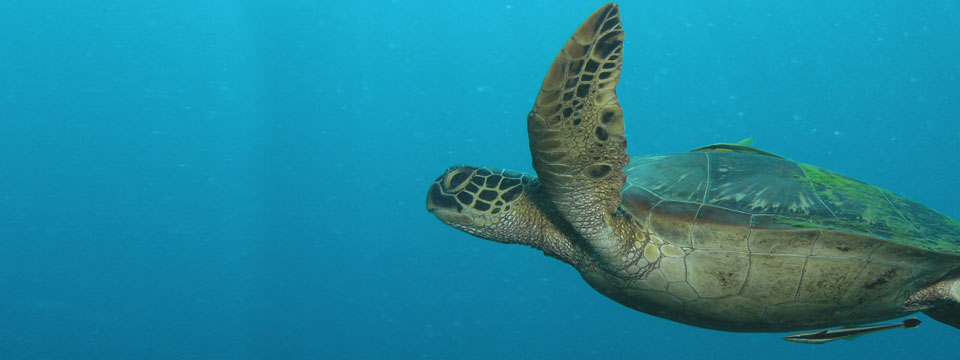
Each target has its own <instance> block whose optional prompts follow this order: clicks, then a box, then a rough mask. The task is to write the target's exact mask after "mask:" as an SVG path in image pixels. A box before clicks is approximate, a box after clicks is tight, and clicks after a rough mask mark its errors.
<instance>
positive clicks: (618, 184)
mask: <svg viewBox="0 0 960 360" xmlns="http://www.w3.org/2000/svg"><path fill="white" fill-rule="evenodd" d="M623 36H624V33H623V27H622V25H621V23H620V11H619V8H618V7H617V6H616V5H614V4H612V3H610V4H607V5H606V6H604V7H603V8H601V9H599V10H597V11H596V12H595V13H593V15H591V16H590V18H588V19H587V20H586V21H585V22H584V23H583V24H582V25H580V28H579V29H577V31H576V32H575V33H574V34H573V36H572V37H571V38H570V40H569V41H567V43H566V45H564V47H563V49H562V50H561V51H560V54H558V55H557V57H556V59H555V60H554V61H553V65H551V66H550V70H549V71H548V72H547V76H546V78H545V79H544V80H543V85H542V86H541V89H540V94H539V95H538V96H537V101H536V104H535V105H534V107H533V111H531V112H530V115H529V116H528V118H527V130H528V131H529V136H530V152H531V153H532V155H533V167H534V169H536V171H537V175H538V176H539V177H540V179H541V181H542V182H543V186H544V189H545V190H546V191H547V192H548V194H549V196H550V199H551V201H552V202H553V203H554V205H555V206H556V208H557V210H559V211H560V213H561V214H563V216H564V217H565V218H566V220H567V221H569V222H570V223H571V224H572V225H573V226H574V227H575V228H577V229H578V230H579V232H580V233H581V234H582V235H584V236H585V237H587V238H591V237H592V236H591V235H594V234H597V235H599V234H598V232H601V231H602V229H606V228H607V224H606V221H605V220H606V219H607V218H608V217H609V216H610V215H611V214H613V213H615V212H616V210H617V207H618V206H619V205H620V190H621V189H622V188H623V185H624V181H625V179H626V177H625V175H624V172H623V167H624V166H626V165H627V164H628V163H629V162H630V157H629V156H628V155H627V153H626V148H627V141H626V137H625V136H624V128H623V110H622V109H621V108H620V104H619V102H618V101H617V93H616V86H617V81H618V80H619V79H620V67H621V64H622V61H623Z"/></svg>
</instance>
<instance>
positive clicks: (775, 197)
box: [622, 151, 960, 255]
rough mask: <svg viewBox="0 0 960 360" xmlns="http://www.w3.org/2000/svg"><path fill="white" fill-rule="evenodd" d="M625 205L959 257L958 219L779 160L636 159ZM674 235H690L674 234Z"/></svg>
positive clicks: (713, 156)
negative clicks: (823, 233)
mask: <svg viewBox="0 0 960 360" xmlns="http://www.w3.org/2000/svg"><path fill="white" fill-rule="evenodd" d="M624 171H625V172H626V174H627V184H626V186H624V190H623V202H622V207H623V209H624V210H625V211H627V212H628V213H630V214H632V215H634V216H638V217H643V216H649V215H650V214H666V215H670V217H672V218H679V219H686V220H692V222H693V223H697V222H701V221H703V222H711V223H719V224H726V225H743V226H748V227H749V228H750V229H757V228H764V229H784V230H790V229H794V230H796V229H798V228H799V229H827V230H833V231H839V232H847V233H855V234H861V235H867V236H868V237H870V238H876V239H878V240H884V241H890V242H895V243H900V244H904V245H907V246H910V247H914V248H918V249H922V250H927V251H933V252H938V253H945V254H951V255H960V222H958V221H956V220H953V219H951V218H949V217H947V216H945V215H943V214H940V213H938V212H936V211H934V210H931V209H930V208H927V207H925V206H923V205H920V204H918V203H916V202H914V201H911V200H909V199H906V198H904V197H902V196H899V195H897V194H894V193H892V192H889V191H887V190H884V189H881V188H878V187H876V186H873V185H870V184H867V183H864V182H861V181H857V180H854V179H851V178H849V177H846V176H843V175H840V174H837V173H834V172H831V171H828V170H824V169H821V168H818V167H816V166H811V165H806V164H800V163H796V162H793V161H790V160H787V159H784V158H780V157H775V156H767V155H762V154H759V155H758V154H753V153H741V152H718V151H709V152H691V153H681V154H670V155H657V156H645V157H636V158H634V160H633V161H631V162H630V164H629V165H628V166H627V167H626V168H625V169H624ZM676 232H677V233H676V234H672V237H679V238H683V237H690V236H692V235H691V234H689V233H687V234H684V233H683V231H682V230H681V231H676Z"/></svg>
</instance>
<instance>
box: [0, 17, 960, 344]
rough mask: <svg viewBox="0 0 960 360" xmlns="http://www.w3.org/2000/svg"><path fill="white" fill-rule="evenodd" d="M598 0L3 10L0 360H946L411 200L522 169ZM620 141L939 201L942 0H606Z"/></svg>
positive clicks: (911, 339) (952, 52)
mask: <svg viewBox="0 0 960 360" xmlns="http://www.w3.org/2000/svg"><path fill="white" fill-rule="evenodd" d="M601 5H603V2H602V1H572V0H562V1H554V0H550V1H546V0H544V1H475V2H467V1H402V0H396V1H329V0H320V1H317V0H313V1H305V0H281V1H253V0H246V1H241V0H237V1H225V0H224V1H217V0H209V1H202V0H195V1H186V0H166V1H148V0H144V1H120V0H98V1H70V0H59V1H57V0H37V1H13V0H11V1H2V2H0V164H2V165H0V359H191V358H192V359H379V358H383V359H541V358H543V359H548V358H549V359H585V358H614V359H617V358H640V359H642V358H657V359H705V358H711V359H731V358H736V359H744V358H746V359H769V358H774V357H775V358H777V359H809V358H811V357H817V358H820V359H822V358H844V359H874V358H892V357H901V358H903V357H909V358H915V359H956V358H957V354H958V351H960V348H958V347H957V339H960V338H958V335H960V330H957V329H954V328H951V327H949V326H946V325H942V324H940V323H938V322H936V321H934V320H932V319H930V318H928V317H926V316H923V315H919V318H920V319H922V320H924V324H923V325H921V326H920V328H918V329H916V330H909V331H908V330H895V331H887V332H882V333H878V334H876V335H870V336H865V337H863V338H859V339H856V340H855V341H851V342H847V341H841V342H836V343H831V344H827V345H819V346H811V345H800V344H793V343H788V342H785V341H783V340H780V337H781V336H783V334H737V333H724V332H718V331H711V330H704V329H699V328H694V327H690V326H686V325H681V324H677V323H673V322H670V321H666V320H662V319H659V318H656V317H653V316H649V315H646V314H642V313H639V312H635V311H632V310H629V309H627V308H625V307H623V306H621V305H618V304H616V303H614V302H613V301H611V300H609V299H607V298H605V297H603V296H602V295H600V294H599V293H597V292H595V291H594V290H592V289H591V288H590V287H589V286H588V285H587V284H586V283H585V282H584V281H583V280H581V279H580V277H579V275H578V274H577V272H576V271H575V270H574V269H573V268H571V267H569V266H567V265H565V264H562V263H561V262H559V261H557V260H554V259H551V258H547V257H545V256H543V255H542V253H540V252H538V251H536V250H533V249H529V248H524V247H520V246H507V245H502V244H496V243H493V242H489V241H484V240H481V239H477V238H473V237H470V236H468V235H466V234H464V233H461V232H459V231H456V230H454V229H451V228H449V227H446V226H444V225H442V224H441V223H440V222H439V221H437V220H436V219H435V218H434V217H433V216H432V215H430V214H429V213H427V212H426V210H425V208H424V199H425V195H426V190H427V188H428V186H429V185H430V183H431V182H432V181H433V179H434V178H436V177H437V176H439V175H440V174H441V173H442V172H443V170H444V169H445V168H446V167H448V166H450V165H454V164H471V165H488V166H496V167H503V168H510V169H515V170H519V171H524V172H532V167H531V160H530V155H529V151H528V145H527V138H526V128H525V127H526V124H525V119H526V115H527V112H528V111H529V110H530V108H531V106H532V104H533V101H534V98H535V96H536V95H537V91H538V90H539V86H540V82H541V80H542V79H543V76H544V75H545V74H546V71H547V67H548V66H549V64H550V63H551V61H552V60H553V58H554V56H555V55H556V53H557V52H558V51H559V49H560V47H561V46H562V45H563V44H564V43H565V42H566V41H567V38H568V37H569V36H570V34H572V33H573V31H574V30H575V29H576V28H577V26H579V24H580V22H581V21H583V20H584V19H585V18H586V17H587V16H588V15H589V14H591V13H592V12H593V11H594V10H595V9H596V8H598V7H600V6H601ZM621 12H622V18H623V21H624V29H625V30H626V47H625V61H624V66H623V75H622V78H621V83H620V86H619V90H618V93H619V99H620V103H621V104H622V105H623V107H624V110H625V113H626V126H627V138H628V141H629V152H630V153H631V154H634V155H643V154H656V153H675V152H683V151H688V150H690V149H693V148H696V147H699V146H702V145H706V144H710V143H715V142H733V141H738V140H741V139H743V138H747V137H756V138H757V140H756V141H755V142H754V145H755V146H757V147H759V148H762V149H764V150H767V151H771V152H773V153H777V154H780V155H783V156H786V157H788V158H791V159H794V160H797V161H801V162H806V163H811V164H815V165H819V166H822V167H825V168H827V169H831V170H835V171H838V172H840V173H843V174H846V175H849V176H851V177H854V178H857V179H860V180H864V181H867V182H870V183H873V184H875V185H878V186H880V187H883V188H886V189H889V190H891V191H894V192H896V193H899V194H901V195H904V196H906V197H908V198H911V199H914V200H917V201H919V202H921V203H923V204H926V205H928V206H930V207H932V208H934V209H937V210H939V211H941V212H943V213H945V214H948V215H950V216H952V217H955V218H957V217H960V191H958V187H957V185H958V184H960V162H958V153H960V78H958V77H960V61H958V60H957V59H958V58H960V27H958V26H957V24H960V4H958V3H957V2H956V1H952V0H925V1H895V0H877V1H834V0H804V1H799V0H788V1H748V0H731V1H722V2H721V1H706V0H699V1H693V0H681V1H625V2H623V3H621Z"/></svg>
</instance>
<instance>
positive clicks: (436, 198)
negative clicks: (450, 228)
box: [427, 183, 460, 213]
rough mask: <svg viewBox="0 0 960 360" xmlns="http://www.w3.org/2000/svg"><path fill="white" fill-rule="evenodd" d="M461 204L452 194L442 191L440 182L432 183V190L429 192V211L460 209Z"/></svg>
mask: <svg viewBox="0 0 960 360" xmlns="http://www.w3.org/2000/svg"><path fill="white" fill-rule="evenodd" d="M459 208H460V204H458V203H457V199H456V198H454V197H453V196H452V195H446V194H444V193H443V192H442V191H440V184H437V183H434V184H433V185H430V191H429V192H427V211H429V212H432V213H436V212H437V210H441V209H443V210H449V211H458V210H459Z"/></svg>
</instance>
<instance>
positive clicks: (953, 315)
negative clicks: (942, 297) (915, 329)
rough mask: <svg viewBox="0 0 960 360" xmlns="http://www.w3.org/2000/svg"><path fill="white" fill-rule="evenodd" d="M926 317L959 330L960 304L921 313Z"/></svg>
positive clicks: (943, 306)
mask: <svg viewBox="0 0 960 360" xmlns="http://www.w3.org/2000/svg"><path fill="white" fill-rule="evenodd" d="M923 313H924V314H927V316H929V317H932V318H933V319H934V320H937V321H939V322H942V323H944V324H947V325H950V326H953V327H955V328H957V329H960V303H956V302H955V303H948V304H943V305H939V306H937V307H934V308H932V309H927V310H924V311H923Z"/></svg>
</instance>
